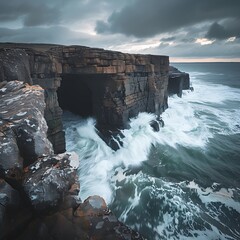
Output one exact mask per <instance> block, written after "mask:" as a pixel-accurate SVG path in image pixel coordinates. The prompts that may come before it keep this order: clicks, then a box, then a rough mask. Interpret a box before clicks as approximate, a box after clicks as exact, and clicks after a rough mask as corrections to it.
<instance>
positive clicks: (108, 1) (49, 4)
mask: <svg viewBox="0 0 240 240" xmlns="http://www.w3.org/2000/svg"><path fill="white" fill-rule="evenodd" d="M0 42H29V43H30V42H34V43H36V42H37V43H58V44H66V45H72V44H77V45H84V46H91V47H100V48H105V49H111V50H118V51H123V52H129V53H144V54H160V55H169V56H170V57H171V60H172V61H199V60H200V61H206V60H207V61H211V60H213V61H216V60H217V61H221V60H224V61H240V0H0Z"/></svg>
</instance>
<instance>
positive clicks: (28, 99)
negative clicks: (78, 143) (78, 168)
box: [0, 81, 53, 178]
mask: <svg viewBox="0 0 240 240" xmlns="http://www.w3.org/2000/svg"><path fill="white" fill-rule="evenodd" d="M44 109H45V103H44V92H43V90H42V89H41V88H40V87H38V86H29V85H28V84H24V83H22V82H18V81H11V82H7V83H6V84H5V85H2V87H1V88H0V133H1V134H0V142H1V145H0V169H1V170H2V171H1V172H2V173H1V174H4V175H5V176H8V177H11V178H17V176H19V175H20V173H21V171H22V169H23V167H25V166H28V165H29V164H31V163H33V162H35V161H36V160H37V159H38V157H41V156H44V155H49V154H51V153H52V152H53V151H52V146H51V144H50V142H49V141H48V139H47V137H46V135H44V132H46V131H47V125H46V122H45V119H44V117H43V113H44ZM19 177H20V176H19Z"/></svg>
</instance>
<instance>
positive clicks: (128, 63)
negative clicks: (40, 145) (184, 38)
mask: <svg viewBox="0 0 240 240" xmlns="http://www.w3.org/2000/svg"><path fill="white" fill-rule="evenodd" d="M168 68H169V59H168V57H167V56H153V55H140V54H124V53H120V52H114V51H106V50H103V49H96V48H88V47H82V46H69V47H67V46H58V45H44V44H39V45H38V44H37V45H33V44H2V48H1V50H0V69H1V75H0V82H1V81H11V80H20V81H24V82H27V83H29V84H38V85H40V86H41V87H42V88H43V89H44V90H45V102H46V109H45V119H46V121H47V125H48V139H49V140H50V141H51V143H52V144H53V147H54V151H55V153H61V152H64V151H65V140H64V133H63V131H62V122H61V115H62V110H61V108H62V109H64V110H70V111H72V112H74V113H77V114H80V115H82V116H90V115H91V116H94V117H96V119H97V122H98V128H99V129H100V130H102V131H103V132H104V131H105V130H116V129H119V128H124V127H127V123H128V120H129V118H131V117H135V116H136V115H137V114H138V113H139V112H151V113H156V114H157V115H159V114H160V113H161V112H162V111H164V110H165V109H166V108H167V97H168V92H167V86H168ZM59 105H60V107H61V108H60V107H59Z"/></svg>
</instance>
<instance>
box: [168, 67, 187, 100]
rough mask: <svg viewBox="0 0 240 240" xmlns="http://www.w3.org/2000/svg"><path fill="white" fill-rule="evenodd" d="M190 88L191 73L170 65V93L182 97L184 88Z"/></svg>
mask: <svg viewBox="0 0 240 240" xmlns="http://www.w3.org/2000/svg"><path fill="white" fill-rule="evenodd" d="M187 89H190V78H189V74H188V73H185V72H181V71H179V70H178V69H177V68H175V67H172V66H170V67H169V80H168V94H169V95H171V94H177V95H178V96H179V97H182V90H187Z"/></svg>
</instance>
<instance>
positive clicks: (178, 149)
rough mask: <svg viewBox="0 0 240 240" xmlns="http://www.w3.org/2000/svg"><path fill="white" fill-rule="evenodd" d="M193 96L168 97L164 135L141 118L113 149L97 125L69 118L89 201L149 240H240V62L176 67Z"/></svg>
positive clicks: (148, 116)
mask: <svg viewBox="0 0 240 240" xmlns="http://www.w3.org/2000/svg"><path fill="white" fill-rule="evenodd" d="M174 66H175V67H177V68H179V69H180V70H181V71H186V72H188V73H190V77H191V82H192V85H193V87H194V91H193V92H191V91H184V93H183V97H182V98H178V97H177V96H173V97H171V98H169V108H168V109H167V110H166V111H165V112H164V113H163V115H162V118H163V120H164V122H165V126H164V128H162V129H161V130H160V132H158V133H156V132H153V131H152V129H151V127H150V126H149V124H148V123H149V122H150V121H151V120H152V119H154V118H155V116H154V115H152V114H147V113H141V114H139V116H138V117H137V118H135V119H132V120H131V122H130V125H131V128H130V129H128V130H124V131H123V132H122V133H123V135H124V136H125V138H124V139H123V147H121V148H120V149H119V150H118V151H116V152H115V151H113V150H112V149H110V148H109V147H108V146H106V144H105V143H104V142H103V141H102V140H101V139H100V138H99V137H98V135H97V133H96V130H95V128H94V120H93V119H85V120H84V119H80V118H79V117H77V116H73V115H72V114H69V113H68V114H66V115H65V128H66V137H67V149H68V150H69V151H76V152H77V153H78V155H79V157H80V161H81V167H80V183H81V193H80V196H81V198H82V199H84V198H86V197H87V196H89V195H94V194H98V195H101V196H103V197H104V198H105V199H106V200H107V202H108V204H109V205H110V208H111V209H112V210H113V212H114V213H115V214H116V215H117V216H118V217H119V218H120V220H121V221H123V222H125V223H126V224H127V225H129V226H130V227H132V228H134V229H136V230H138V231H139V232H140V233H142V235H143V236H145V237H146V238H147V239H240V63H191V64H189V63H188V64H174Z"/></svg>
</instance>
